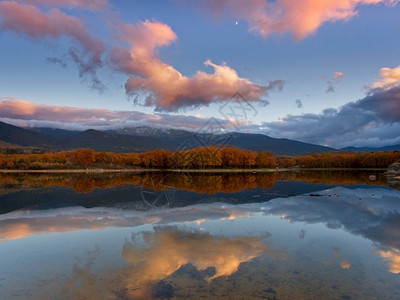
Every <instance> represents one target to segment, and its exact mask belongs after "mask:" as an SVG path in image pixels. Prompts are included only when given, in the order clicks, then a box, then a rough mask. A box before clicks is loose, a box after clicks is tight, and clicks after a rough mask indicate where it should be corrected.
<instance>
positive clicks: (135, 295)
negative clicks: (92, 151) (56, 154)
mask: <svg viewBox="0 0 400 300" xmlns="http://www.w3.org/2000/svg"><path fill="white" fill-rule="evenodd" d="M397 187H398V182H394V181H390V182H388V181H387V179H386V177H385V176H384V175H383V173H382V172H378V171H358V172H354V171H352V172H350V171H341V172H338V171H337V172H333V171H332V172H322V171H313V172H296V173H294V172H293V173H289V172H285V173H283V172H281V173H273V174H272V173H266V174H253V173H250V174H193V173H192V174H172V173H169V174H162V173H157V174H119V175H118V174H111V175H92V176H88V175H78V176H77V175H61V174H60V175H44V174H41V175H28V174H19V175H5V174H0V299H400V191H399V190H398V189H396V188H397Z"/></svg>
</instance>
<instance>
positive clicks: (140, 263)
mask: <svg viewBox="0 0 400 300" xmlns="http://www.w3.org/2000/svg"><path fill="white" fill-rule="evenodd" d="M138 239H142V240H143V243H141V242H140V241H138ZM266 253H273V254H275V255H276V256H278V257H279V254H278V253H276V252H275V251H272V250H271V249H270V248H269V247H268V245H267V244H266V243H265V242H264V241H263V237H254V236H239V237H232V238H231V237H221V236H213V235H211V234H209V233H202V232H198V231H197V232H193V231H185V230H181V229H179V228H177V227H160V228H156V230H155V231H152V232H144V233H141V236H134V237H133V241H132V243H127V244H125V245H124V248H123V251H122V256H123V258H124V259H125V261H126V263H127V265H128V268H129V269H130V275H129V277H128V280H127V289H128V290H129V291H130V292H129V294H128V295H129V297H132V298H135V299H136V298H140V299H141V298H143V299H148V298H149V296H150V294H151V290H152V289H154V287H155V286H157V284H159V282H160V281H162V280H163V279H165V278H167V277H168V276H170V275H171V274H173V273H174V272H176V271H177V270H179V269H180V268H181V267H183V266H185V265H188V264H190V265H192V266H194V267H195V268H196V270H197V271H203V279H204V280H206V281H208V282H210V281H211V280H213V279H215V278H218V277H221V276H229V275H231V274H233V273H235V272H236V271H237V270H238V268H239V265H240V264H242V263H244V262H248V261H250V260H252V259H253V258H255V257H258V256H260V255H262V254H266Z"/></svg>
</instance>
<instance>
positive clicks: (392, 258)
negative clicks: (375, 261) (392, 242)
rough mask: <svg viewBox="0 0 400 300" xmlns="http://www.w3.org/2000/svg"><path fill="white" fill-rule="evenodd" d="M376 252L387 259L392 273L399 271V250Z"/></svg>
mask: <svg viewBox="0 0 400 300" xmlns="http://www.w3.org/2000/svg"><path fill="white" fill-rule="evenodd" d="M377 253H378V254H379V255H380V256H381V257H382V258H383V259H384V260H387V261H389V270H390V272H392V273H393V274H399V273H400V251H399V250H389V251H382V250H381V251H377Z"/></svg>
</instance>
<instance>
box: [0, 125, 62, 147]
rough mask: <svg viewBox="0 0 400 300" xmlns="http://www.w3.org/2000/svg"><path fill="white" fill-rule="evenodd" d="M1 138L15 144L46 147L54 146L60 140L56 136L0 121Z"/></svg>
mask: <svg viewBox="0 0 400 300" xmlns="http://www.w3.org/2000/svg"><path fill="white" fill-rule="evenodd" d="M0 140H1V141H3V142H6V143H10V144H14V145H20V146H26V147H40V148H46V149H49V148H50V149H51V148H53V147H54V145H56V144H57V143H58V142H59V140H58V139H57V138H55V137H51V136H48V135H46V134H42V133H40V132H36V131H32V130H27V129H23V128H20V127H17V126H14V125H10V124H7V123H4V122H0Z"/></svg>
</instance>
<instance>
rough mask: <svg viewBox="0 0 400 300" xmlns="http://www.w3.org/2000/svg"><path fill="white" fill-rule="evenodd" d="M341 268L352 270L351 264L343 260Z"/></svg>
mask: <svg viewBox="0 0 400 300" xmlns="http://www.w3.org/2000/svg"><path fill="white" fill-rule="evenodd" d="M340 267H341V268H342V269H350V268H351V264H350V263H349V262H348V261H347V260H343V261H342V262H341V263H340Z"/></svg>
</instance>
